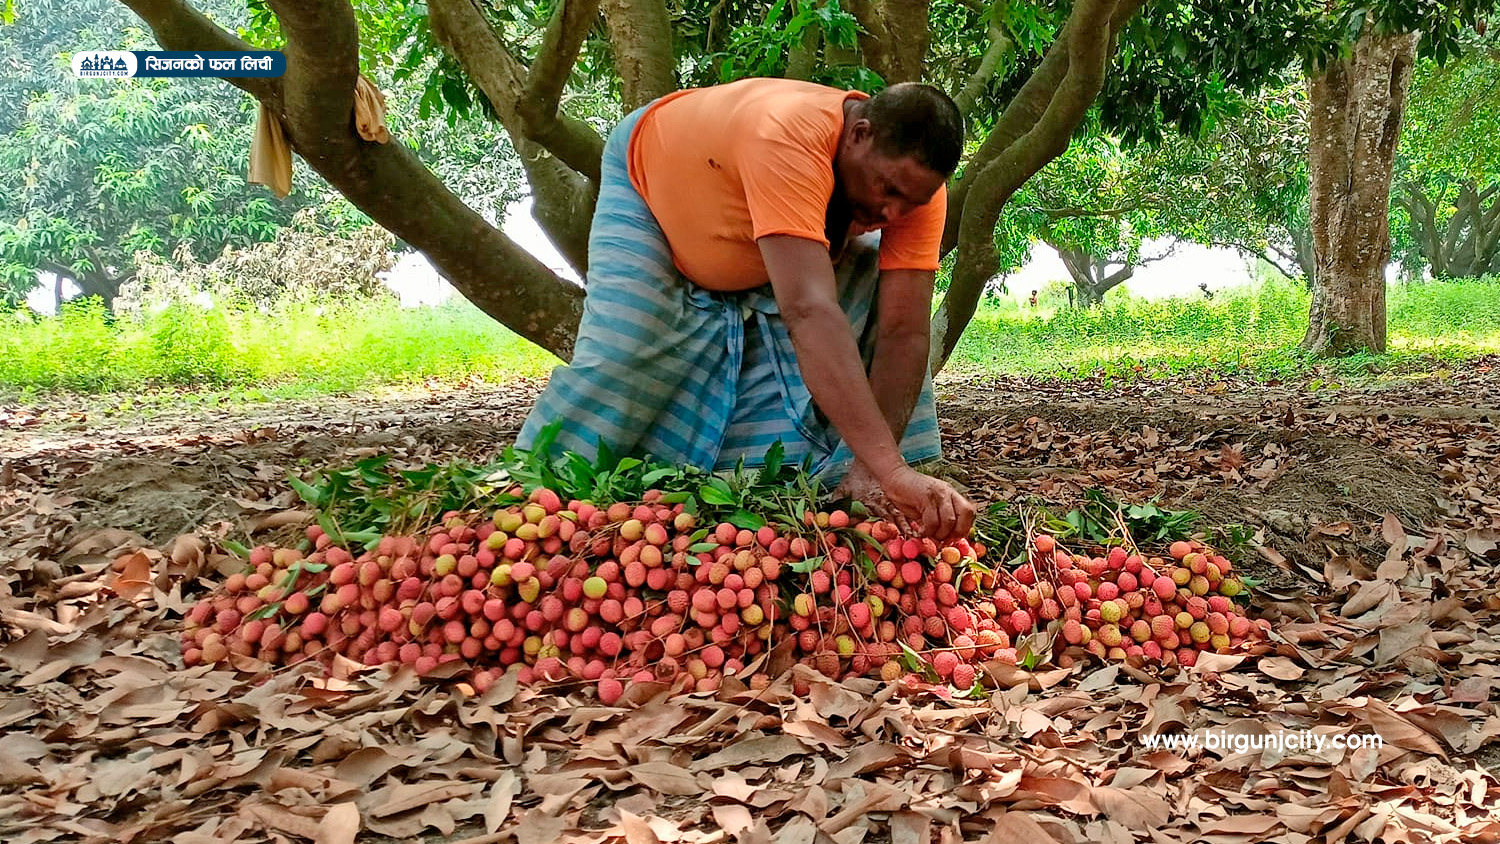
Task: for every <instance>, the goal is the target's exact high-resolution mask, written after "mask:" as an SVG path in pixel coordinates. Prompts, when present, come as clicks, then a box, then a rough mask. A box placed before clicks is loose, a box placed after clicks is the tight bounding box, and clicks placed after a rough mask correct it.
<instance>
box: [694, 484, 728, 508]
mask: <svg viewBox="0 0 1500 844" xmlns="http://www.w3.org/2000/svg"><path fill="white" fill-rule="evenodd" d="M698 497H699V498H702V499H703V500H704V501H705V502H707V503H709V504H714V505H718V506H720V507H732V506H734V496H733V495H731V494H730V493H729V491H728V490H727V489H724V490H721V489H719V488H718V487H716V486H713V485H712V483H707V484H704V485H703V486H701V487H699V488H698Z"/></svg>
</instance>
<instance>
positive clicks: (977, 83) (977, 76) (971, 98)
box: [953, 0, 1015, 117]
mask: <svg viewBox="0 0 1500 844" xmlns="http://www.w3.org/2000/svg"><path fill="white" fill-rule="evenodd" d="M1007 3H1008V0H999V1H998V2H997V3H996V4H995V7H994V9H993V11H992V12H991V17H990V25H989V31H988V33H987V34H988V36H989V47H988V48H986V49H985V51H984V55H983V56H982V57H981V58H980V59H979V67H977V68H975V69H974V72H973V73H972V74H970V75H969V79H968V81H967V82H965V83H964V87H963V90H961V91H959V92H958V96H956V97H954V98H953V102H954V103H955V104H957V105H958V110H959V111H960V112H961V113H962V114H963V115H964V116H965V117H967V116H969V115H970V114H972V113H973V112H974V105H975V103H977V102H978V101H979V97H980V95H981V94H983V93H984V89H985V88H987V87H988V86H989V84H990V80H991V79H993V78H994V76H995V68H997V67H999V65H1000V59H1001V57H1003V56H1004V55H1005V54H1006V53H1007V52H1009V51H1010V50H1011V48H1013V47H1015V42H1014V41H1013V40H1011V38H1010V36H1009V35H1008V34H1006V31H1005V26H1004V24H1003V23H1002V19H1003V17H1004V14H1003V13H1004V11H1005V6H1006V4H1007Z"/></svg>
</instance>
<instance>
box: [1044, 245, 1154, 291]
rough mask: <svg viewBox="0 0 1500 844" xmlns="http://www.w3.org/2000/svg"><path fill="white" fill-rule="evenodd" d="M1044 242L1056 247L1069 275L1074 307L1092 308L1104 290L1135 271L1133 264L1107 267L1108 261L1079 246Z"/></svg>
mask: <svg viewBox="0 0 1500 844" xmlns="http://www.w3.org/2000/svg"><path fill="white" fill-rule="evenodd" d="M1047 244H1048V245H1049V246H1051V247H1052V248H1053V249H1056V250H1057V254H1058V257H1060V258H1062V262H1063V266H1064V267H1066V268H1067V270H1068V275H1070V276H1072V277H1073V287H1074V288H1076V289H1077V291H1078V295H1077V298H1076V300H1073V301H1074V303H1075V304H1076V305H1077V307H1080V308H1092V307H1094V306H1095V305H1098V304H1100V303H1102V302H1103V301H1104V294H1106V293H1108V292H1109V291H1111V290H1113V289H1115V288H1116V287H1118V286H1120V285H1121V284H1123V283H1125V282H1126V281H1129V280H1130V278H1131V276H1133V275H1135V266H1134V265H1132V264H1129V263H1127V264H1125V265H1124V266H1122V267H1120V268H1119V269H1117V270H1115V271H1114V272H1110V270H1109V265H1110V262H1109V261H1105V260H1101V259H1098V258H1095V257H1094V256H1093V255H1090V254H1089V253H1088V252H1086V251H1084V250H1082V249H1070V248H1068V247H1066V246H1059V245H1057V244H1055V243H1052V242H1051V241H1048V242H1047Z"/></svg>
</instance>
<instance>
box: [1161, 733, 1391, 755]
mask: <svg viewBox="0 0 1500 844" xmlns="http://www.w3.org/2000/svg"><path fill="white" fill-rule="evenodd" d="M1141 745H1142V746H1144V747H1145V748H1146V749H1148V750H1192V749H1195V748H1202V749H1203V750H1213V751H1219V750H1223V751H1232V752H1234V753H1249V752H1251V751H1257V750H1259V751H1264V750H1275V751H1277V752H1280V753H1300V752H1305V751H1311V752H1314V753H1321V752H1322V751H1324V750H1359V749H1361V748H1366V747H1373V748H1381V747H1384V746H1385V740H1384V739H1382V738H1381V737H1380V736H1379V735H1378V734H1376V733H1332V734H1329V733H1316V732H1313V731H1311V730H1296V731H1289V732H1281V733H1258V734H1248V733H1230V732H1225V731H1222V730H1205V731H1203V732H1200V733H1159V734H1157V735H1150V736H1141Z"/></svg>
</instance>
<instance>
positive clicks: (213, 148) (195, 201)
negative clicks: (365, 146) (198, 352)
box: [0, 0, 524, 304]
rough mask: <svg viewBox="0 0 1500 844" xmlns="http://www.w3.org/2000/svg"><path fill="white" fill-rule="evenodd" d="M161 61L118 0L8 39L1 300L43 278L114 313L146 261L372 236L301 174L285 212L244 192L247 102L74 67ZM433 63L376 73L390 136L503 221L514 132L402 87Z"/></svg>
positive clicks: (51, 12) (513, 163) (315, 179)
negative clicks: (74, 59)
mask: <svg viewBox="0 0 1500 844" xmlns="http://www.w3.org/2000/svg"><path fill="white" fill-rule="evenodd" d="M208 5H209V8H210V9H211V11H212V13H213V14H215V15H217V16H219V17H220V18H221V19H223V20H225V21H226V22H227V23H231V24H238V25H240V26H248V25H251V24H252V15H251V13H250V10H248V9H247V7H246V6H245V5H244V3H242V2H239V0H209V4H208ZM156 46H157V45H156V44H155V43H154V42H153V40H152V38H151V35H150V34H149V33H147V32H146V31H144V30H143V29H142V28H141V27H140V21H139V19H138V18H136V17H135V16H134V15H132V14H131V13H130V11H129V10H128V9H125V8H124V7H122V6H121V5H120V4H118V3H115V2H110V0H78V2H71V0H70V2H61V0H34V1H33V2H28V3H26V4H24V6H23V7H22V9H21V10H20V13H19V16H18V19H17V21H16V22H15V24H14V25H12V26H5V27H0V61H4V62H6V63H7V64H8V66H9V67H11V68H17V69H19V71H20V72H17V73H13V74H12V73H7V74H5V75H3V76H0V300H3V301H8V302H10V303H12V304H14V303H18V302H20V301H23V300H24V299H25V298H26V295H27V293H28V292H29V291H30V290H32V289H33V288H34V287H35V285H36V283H37V279H38V273H39V272H49V273H55V274H56V276H57V279H58V280H57V292H58V293H59V294H60V293H61V292H62V291H63V289H64V282H66V281H71V282H73V284H75V285H76V286H77V287H78V288H79V289H81V291H82V294H83V295H97V296H100V297H102V298H103V299H104V300H105V301H106V303H109V302H111V301H113V298H114V296H115V295H116V293H117V292H118V290H119V287H120V285H121V284H123V283H125V282H128V281H129V280H130V279H131V278H132V277H134V276H135V274H136V269H137V268H136V255H137V254H138V253H144V254H146V255H148V256H155V259H153V260H154V263H153V266H155V265H159V264H160V260H169V259H175V258H176V257H180V258H182V260H181V261H179V263H181V264H183V268H184V269H185V270H186V269H189V268H190V266H191V265H192V264H193V262H194V261H195V260H205V261H207V260H212V259H214V258H215V257H216V256H218V255H219V254H220V253H222V252H223V251H224V250H226V249H243V248H245V247H248V246H250V245H252V244H255V243H260V242H268V241H270V240H272V239H273V238H274V237H276V235H277V233H278V232H279V231H280V230H282V229H283V228H284V227H286V226H288V225H290V224H291V222H292V220H293V218H294V216H295V215H298V214H303V215H304V216H306V214H307V213H312V214H313V217H312V220H311V224H315V225H319V226H321V227H322V228H324V229H325V230H327V231H329V232H330V233H332V234H334V235H335V236H347V235H352V234H353V233H354V232H355V230H357V229H359V228H360V227H363V226H368V225H370V220H369V219H368V218H367V217H365V216H364V215H363V214H362V213H360V212H359V211H358V210H357V209H355V208H354V207H353V206H352V205H350V204H349V203H347V202H345V201H344V200H343V199H342V198H341V197H340V196H339V194H338V193H337V192H335V191H333V190H331V189H330V188H329V186H328V184H327V182H325V181H324V180H323V179H322V178H321V177H320V176H319V175H318V174H317V173H315V172H313V170H312V169H311V168H309V167H308V166H307V165H306V164H305V163H303V162H301V161H297V162H296V163H295V176H294V179H293V186H294V187H293V192H292V194H291V195H290V196H288V197H287V198H285V199H281V200H278V199H276V198H275V196H274V195H273V194H272V193H271V192H270V191H269V190H268V189H266V188H265V187H262V186H260V185H250V184H247V183H246V180H245V174H246V171H247V164H248V158H249V150H250V138H251V134H252V132H253V129H254V120H255V103H254V101H253V100H249V99H245V98H237V97H232V98H223V97H215V96H204V94H205V90H203V89H201V88H195V87H193V86H191V85H183V84H181V81H180V80H177V81H173V80H168V79H137V80H85V79H76V78H74V76H73V75H72V73H71V71H70V67H69V58H70V56H71V53H72V52H73V51H74V50H77V49H80V48H83V47H90V48H120V49H154V48H156ZM434 55H435V54H429V55H428V56H427V57H426V58H425V59H418V60H414V61H413V62H412V64H411V65H409V66H405V67H383V68H381V74H382V75H381V76H379V77H377V78H379V79H380V80H381V81H382V82H383V83H385V87H386V88H387V96H388V102H387V105H388V107H389V109H390V115H389V119H390V122H391V124H392V125H393V126H394V127H395V128H396V129H397V131H400V132H401V133H402V138H403V140H404V142H405V143H407V144H408V145H409V147H410V148H411V149H412V151H413V153H414V154H415V155H416V156H418V157H419V158H420V159H421V160H422V161H424V162H426V163H427V165H428V166H429V167H431V168H432V170H433V171H434V172H435V173H437V174H439V175H440V176H441V177H442V178H443V179H444V180H445V181H446V182H447V183H448V184H450V185H451V186H453V188H454V189H455V190H457V191H459V192H461V193H462V195H463V196H464V198H465V201H466V202H468V203H469V205H470V206H471V207H473V208H474V209H475V210H476V211H477V212H479V213H480V214H482V215H484V217H485V218H486V219H487V220H491V221H497V222H498V221H499V220H500V218H501V216H502V215H503V212H504V208H505V206H506V205H507V204H508V203H510V202H513V201H514V200H516V199H518V198H519V197H521V196H523V195H524V191H523V190H522V186H523V184H524V177H523V175H522V174H521V171H520V167H519V160H518V158H517V156H516V155H515V152H514V150H513V149H512V148H511V146H510V142H509V140H508V139H507V138H506V137H505V134H504V132H502V131H499V130H498V127H496V126H494V124H493V123H492V122H491V121H489V120H486V119H483V118H482V117H480V116H475V117H472V118H465V117H464V116H462V115H461V114H459V113H456V112H455V111H453V110H451V109H449V108H447V107H446V106H445V104H444V103H443V101H442V100H441V94H440V93H437V92H436V91H435V89H433V88H431V87H430V86H426V85H423V84H421V82H420V77H419V81H418V82H417V83H416V84H405V82H404V80H396V79H395V78H394V77H395V76H396V75H397V74H401V73H405V74H407V75H414V74H423V73H431V72H432V65H433V64H434V63H435V59H434ZM361 236H362V235H361ZM335 242H336V240H329V241H327V243H330V244H332V243H335ZM156 259H160V260H156ZM372 281H373V280H372ZM60 300H61V296H59V301H60Z"/></svg>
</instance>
